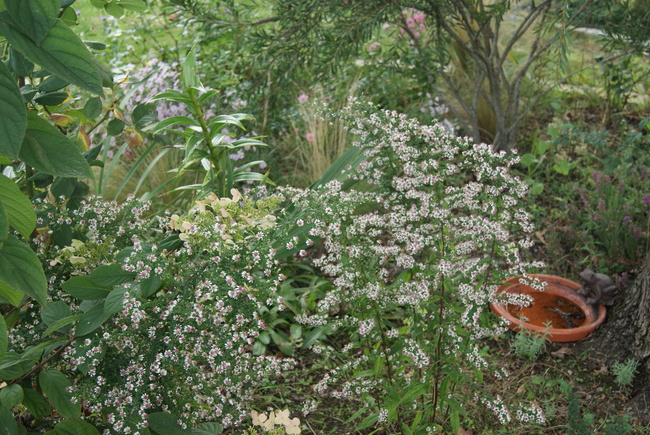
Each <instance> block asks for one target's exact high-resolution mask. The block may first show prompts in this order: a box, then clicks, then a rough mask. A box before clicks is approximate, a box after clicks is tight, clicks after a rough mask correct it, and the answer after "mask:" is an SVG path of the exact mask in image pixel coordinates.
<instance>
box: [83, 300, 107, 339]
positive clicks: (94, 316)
mask: <svg viewBox="0 0 650 435" xmlns="http://www.w3.org/2000/svg"><path fill="white" fill-rule="evenodd" d="M109 317H111V314H109V313H107V312H105V311H104V304H103V303H100V304H97V305H95V306H94V307H92V308H91V309H90V310H88V311H86V312H85V313H84V314H83V316H82V317H81V319H79V323H77V327H76V328H75V336H77V337H83V336H84V335H88V334H90V333H91V332H93V331H94V330H95V329H97V328H99V327H100V326H102V325H103V324H104V322H105V321H107V320H108V318H109Z"/></svg>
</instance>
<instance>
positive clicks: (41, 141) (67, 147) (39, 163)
mask: <svg viewBox="0 0 650 435" xmlns="http://www.w3.org/2000/svg"><path fill="white" fill-rule="evenodd" d="M20 158H21V160H23V161H24V162H25V163H27V164H28V165H30V166H32V167H33V168H35V169H37V170H39V171H41V172H44V173H46V174H50V175H56V176H59V177H91V176H92V173H91V172H90V167H89V166H88V162H86V159H85V158H84V156H83V155H82V154H81V151H79V148H77V146H76V145H75V144H74V142H72V141H71V140H70V139H69V138H68V137H67V136H65V135H64V134H62V133H61V132H60V131H59V130H57V129H56V127H54V126H53V125H52V124H50V123H49V122H47V121H46V120H45V119H43V118H41V117H40V116H38V115H36V114H35V113H31V112H30V113H28V114H27V132H26V134H25V141H24V142H23V145H22V148H21V149H20Z"/></svg>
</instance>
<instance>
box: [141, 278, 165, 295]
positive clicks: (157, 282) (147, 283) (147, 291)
mask: <svg viewBox="0 0 650 435" xmlns="http://www.w3.org/2000/svg"><path fill="white" fill-rule="evenodd" d="M162 284H163V281H162V279H160V277H159V276H156V275H154V276H152V277H150V278H147V279H143V280H142V281H140V294H141V295H142V297H143V298H148V297H149V296H151V295H153V294H156V293H158V290H160V288H161V287H162Z"/></svg>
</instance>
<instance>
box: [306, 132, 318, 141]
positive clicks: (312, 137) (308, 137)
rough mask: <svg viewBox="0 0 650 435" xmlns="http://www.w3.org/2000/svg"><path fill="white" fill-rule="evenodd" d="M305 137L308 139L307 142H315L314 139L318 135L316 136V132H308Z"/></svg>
mask: <svg viewBox="0 0 650 435" xmlns="http://www.w3.org/2000/svg"><path fill="white" fill-rule="evenodd" d="M305 139H307V142H313V141H314V139H316V136H314V133H307V134H306V135H305Z"/></svg>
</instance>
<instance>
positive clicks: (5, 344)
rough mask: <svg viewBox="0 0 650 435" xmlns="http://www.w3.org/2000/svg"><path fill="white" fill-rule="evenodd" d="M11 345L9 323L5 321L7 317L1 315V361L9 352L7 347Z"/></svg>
mask: <svg viewBox="0 0 650 435" xmlns="http://www.w3.org/2000/svg"><path fill="white" fill-rule="evenodd" d="M8 347H9V337H8V336H7V324H6V323H5V318H4V317H3V316H0V361H2V359H3V358H4V357H5V355H6V354H7V348H8Z"/></svg>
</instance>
